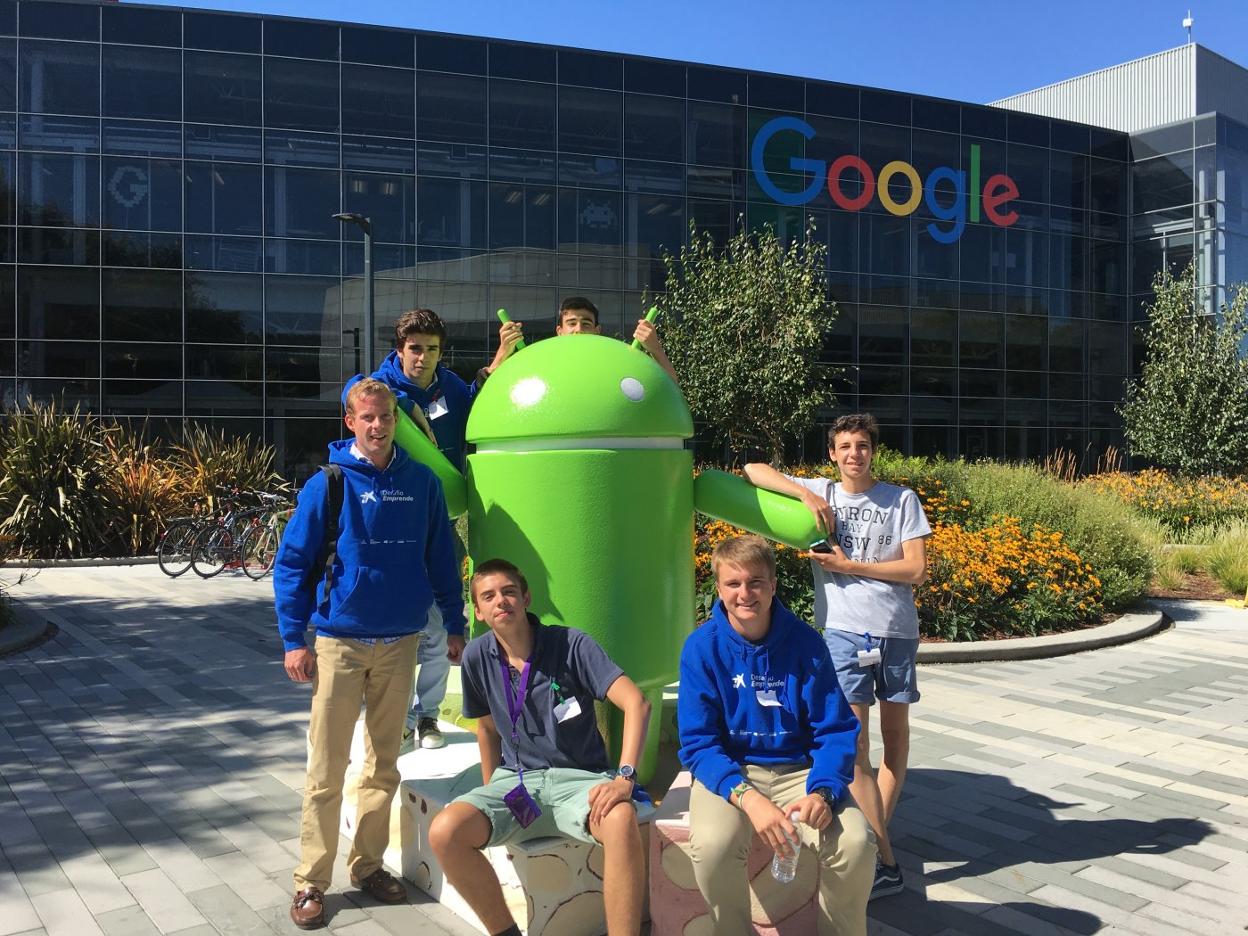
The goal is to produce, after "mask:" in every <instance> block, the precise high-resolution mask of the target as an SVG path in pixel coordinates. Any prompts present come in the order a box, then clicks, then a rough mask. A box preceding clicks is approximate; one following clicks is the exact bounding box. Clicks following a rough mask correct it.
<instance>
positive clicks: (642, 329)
mask: <svg viewBox="0 0 1248 936" xmlns="http://www.w3.org/2000/svg"><path fill="white" fill-rule="evenodd" d="M601 334H602V327H601V326H600V325H599V323H598V307H597V306H596V305H594V304H593V303H592V302H590V301H589V300H588V299H586V298H585V297H584V296H568V298H566V299H564V300H563V301H562V302H561V303H559V313H558V315H556V316H555V335H556V336H560V335H601ZM523 337H524V326H523V323H522V322H507V323H506V324H504V325H503V327H502V328H500V329H499V331H498V339H499V348H498V352H497V353H496V354H495V355H494V362H495V363H494V364H493V367H497V366H498V364H501V363H502V362H503V361H504V360H506V359H507V357H509V356H510V355H511V353H512V351H514V350H515V347H516V342H518V341H519V340H520V339H521V338H523ZM633 338H635V339H636V340H637V341H640V342H641V346H642V347H643V348H645V349H646V351H647V352H649V354H650V356H651V357H652V358H654V360H655V363H656V364H658V365H659V367H661V368H663V370H664V371H666V372H667V376H669V377H671V378H672V380H674V381H676V383H678V384H679V383H680V380H679V378H677V376H676V368H674V367H673V366H672V362H671V361H670V360H669V359H668V357H667V351H666V350H665V349H664V348H663V342H662V341H661V340H659V332H658V329H657V328H655V327H654V323H653V322H647V321H646V320H645V319H644V318H642V319H640V320H638V322H637V327H636V328H635V329H633ZM485 372H486V369H485V368H482V370H481V372H480V373H478V375H477V379H478V380H481V379H483V377H482V374H484V373H485Z"/></svg>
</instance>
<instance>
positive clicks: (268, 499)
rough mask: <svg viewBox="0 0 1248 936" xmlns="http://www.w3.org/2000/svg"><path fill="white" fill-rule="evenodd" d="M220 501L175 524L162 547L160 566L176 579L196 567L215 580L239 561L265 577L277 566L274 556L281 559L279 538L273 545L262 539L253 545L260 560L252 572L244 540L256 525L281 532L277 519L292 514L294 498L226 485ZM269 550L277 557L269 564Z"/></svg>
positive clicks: (220, 491) (162, 540)
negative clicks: (265, 558) (290, 503)
mask: <svg viewBox="0 0 1248 936" xmlns="http://www.w3.org/2000/svg"><path fill="white" fill-rule="evenodd" d="M214 500H215V502H216V507H217V509H216V511H214V512H212V513H206V514H202V515H198V516H192V517H180V518H178V519H177V520H174V521H173V522H172V523H170V524H169V527H168V528H167V529H166V530H165V532H164V533H163V534H162V535H161V538H160V544H159V546H158V547H157V549H156V562H157V564H158V565H159V566H160V570H161V571H162V572H164V573H165V574H166V575H168V576H169V577H170V578H177V577H178V576H180V575H182V574H184V573H185V572H186V571H187V570H188V569H192V568H193V569H194V570H195V573H196V574H197V575H199V576H200V577H202V578H211V577H212V576H214V575H217V574H218V573H220V572H221V571H222V570H223V569H224V568H225V567H226V566H227V565H229V564H231V563H234V564H237V565H240V566H243V569H244V571H245V572H247V574H248V575H249V576H250V577H252V578H256V579H259V578H263V577H264V575H265V574H266V573H267V572H268V570H269V569H270V568H272V564H273V563H272V560H273V558H276V548H277V547H276V539H274V540H273V541H272V543H271V544H270V543H269V541H268V540H261V539H258V538H257V539H256V541H255V543H254V544H253V547H252V549H253V552H255V553H256V554H257V556H258V557H260V558H257V559H256V560H255V561H254V562H253V563H251V565H252V566H253V568H251V569H250V570H249V569H248V568H247V564H245V563H244V562H243V561H242V558H241V552H242V550H241V547H242V541H243V538H244V536H245V534H246V533H247V532H248V531H249V530H251V529H253V528H255V529H266V528H269V527H270V526H273V527H275V532H277V531H280V526H279V525H278V524H277V522H276V518H279V517H280V516H281V515H282V514H283V513H285V512H286V511H285V508H286V507H287V506H288V502H287V501H286V499H285V497H284V496H282V495H280V494H268V493H264V492H260V491H240V490H238V489H236V488H229V489H227V488H220V489H218V493H217V496H216V497H215V498H214ZM257 502H258V503H257ZM269 548H271V551H272V553H273V556H272V558H269V559H268V563H267V567H265V566H264V562H263V556H264V553H265V550H267V549H269Z"/></svg>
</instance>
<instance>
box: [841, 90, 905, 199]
mask: <svg viewBox="0 0 1248 936" xmlns="http://www.w3.org/2000/svg"><path fill="white" fill-rule="evenodd" d="M864 113H865V111H864ZM858 132H859V144H858V145H859V153H860V155H861V156H862V158H863V159H864V160H866V162H867V165H869V166H870V167H871V168H872V169H873V170H874V171H876V172H878V171H879V170H880V169H882V168H883V167H884V166H885V165H886V164H888V163H890V162H892V161H893V160H895V159H904V160H906V161H907V162H908V161H909V160H910V158H911V154H910V128H909V127H889V126H884V125H882V124H876V123H866V122H865V121H864V122H863V123H862V124H861V125H860V126H859V131H858ZM841 152H845V150H842V151H841ZM837 155H838V156H839V155H841V154H840V153H837ZM889 185H890V188H891V189H892V191H893V194H894V197H896V198H898V199H904V198H905V197H906V196H908V195H909V194H910V183H909V182H907V181H906V180H905V177H904V176H902V175H901V174H900V173H898V174H897V175H895V176H894V177H893V179H892V180H891V181H890V183H889ZM877 200H878V197H877ZM873 204H874V203H873Z"/></svg>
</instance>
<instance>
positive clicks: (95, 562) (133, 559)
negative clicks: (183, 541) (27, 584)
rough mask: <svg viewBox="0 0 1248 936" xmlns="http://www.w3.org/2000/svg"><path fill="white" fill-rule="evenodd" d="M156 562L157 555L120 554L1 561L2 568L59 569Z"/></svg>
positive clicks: (0, 567)
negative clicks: (95, 556) (98, 556)
mask: <svg viewBox="0 0 1248 936" xmlns="http://www.w3.org/2000/svg"><path fill="white" fill-rule="evenodd" d="M155 564H156V557H155V556H119V557H117V558H113V559H9V560H7V561H5V562H0V569H58V568H75V567H77V568H89V567H91V566H131V565H155Z"/></svg>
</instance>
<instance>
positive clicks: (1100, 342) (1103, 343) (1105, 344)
mask: <svg viewBox="0 0 1248 936" xmlns="http://www.w3.org/2000/svg"><path fill="white" fill-rule="evenodd" d="M1088 367H1089V369H1090V370H1091V371H1092V372H1093V373H1096V374H1114V375H1117V374H1125V373H1126V372H1127V328H1126V326H1125V325H1122V324H1119V323H1115V322H1090V323H1089V324H1088Z"/></svg>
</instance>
